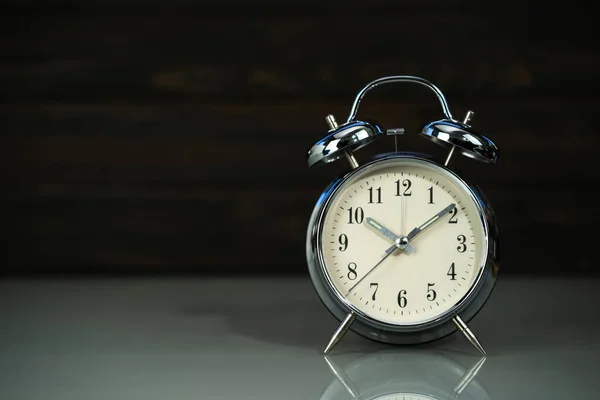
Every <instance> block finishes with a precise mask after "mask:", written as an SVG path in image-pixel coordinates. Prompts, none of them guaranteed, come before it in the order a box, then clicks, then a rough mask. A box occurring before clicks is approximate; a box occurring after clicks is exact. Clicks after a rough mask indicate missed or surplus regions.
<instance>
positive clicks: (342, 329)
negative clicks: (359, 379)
mask: <svg viewBox="0 0 600 400" xmlns="http://www.w3.org/2000/svg"><path fill="white" fill-rule="evenodd" d="M353 322H354V314H353V313H349V314H348V315H346V318H344V320H343V321H342V323H341V324H340V325H339V326H338V327H337V329H336V330H335V332H333V335H332V336H331V339H329V343H327V346H326V347H325V350H324V351H323V353H324V354H327V353H329V352H330V351H331V349H333V348H334V347H335V345H336V344H338V342H339V341H340V339H342V338H343V337H344V335H345V334H346V332H348V329H350V325H352V323H353Z"/></svg>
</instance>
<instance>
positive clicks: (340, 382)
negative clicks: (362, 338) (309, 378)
mask: <svg viewBox="0 0 600 400" xmlns="http://www.w3.org/2000/svg"><path fill="white" fill-rule="evenodd" d="M325 361H326V363H327V365H328V367H329V369H330V370H331V372H332V374H333V375H334V378H333V379H332V380H331V383H330V384H329V386H328V387H327V388H326V389H325V390H324V391H323V393H322V395H321V400H333V399H335V400H341V399H363V400H367V399H371V400H375V399H377V400H384V399H385V400H456V399H462V400H469V399H472V400H491V398H490V396H489V394H488V392H487V391H486V390H485V388H484V387H483V385H482V384H481V383H480V382H479V381H478V379H477V375H478V374H479V372H480V371H481V370H482V368H483V365H484V363H485V361H486V358H485V357H481V358H479V359H478V360H477V361H475V362H473V363H472V365H471V366H470V367H469V368H465V367H464V366H463V365H462V364H461V363H458V362H457V361H455V360H453V359H451V358H450V357H448V356H445V355H443V354H440V353H436V352H423V351H401V352H397V351H383V352H381V351H379V352H375V353H371V354H367V355H364V356H361V357H359V358H358V359H356V360H353V361H352V362H350V363H349V364H348V365H346V366H344V367H341V366H340V365H338V364H337V363H336V362H335V361H334V360H333V359H332V358H331V357H330V356H325Z"/></svg>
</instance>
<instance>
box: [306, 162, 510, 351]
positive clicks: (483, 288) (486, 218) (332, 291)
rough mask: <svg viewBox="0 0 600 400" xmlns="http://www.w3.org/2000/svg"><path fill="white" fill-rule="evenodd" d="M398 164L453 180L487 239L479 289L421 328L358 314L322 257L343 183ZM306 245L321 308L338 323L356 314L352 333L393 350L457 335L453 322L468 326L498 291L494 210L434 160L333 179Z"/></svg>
mask: <svg viewBox="0 0 600 400" xmlns="http://www.w3.org/2000/svg"><path fill="white" fill-rule="evenodd" d="M398 159H405V160H409V161H416V162H417V163H425V164H430V165H433V167H437V168H439V169H440V170H441V171H440V172H441V173H446V174H448V175H449V178H450V179H453V180H455V181H456V183H457V184H458V185H459V186H462V187H463V188H464V189H466V191H467V193H468V194H469V195H470V197H471V199H472V201H473V202H474V203H475V205H476V208H477V212H478V216H479V218H480V220H481V222H482V224H483V231H484V237H485V246H486V248H485V249H484V254H485V258H484V259H483V260H484V261H483V262H482V263H481V264H480V266H479V270H478V272H477V278H476V280H475V283H474V284H473V285H471V287H470V288H469V290H468V291H467V293H466V294H465V295H464V296H463V297H462V298H461V299H460V300H459V301H458V302H456V303H455V305H454V306H452V307H451V308H449V309H448V311H447V312H445V313H444V314H442V315H441V316H439V317H438V318H435V319H433V320H430V321H427V322H424V323H418V324H390V323H387V322H382V321H379V320H377V319H375V318H373V317H370V316H368V315H366V313H364V312H362V311H361V310H359V309H358V308H357V307H356V306H354V305H352V304H351V303H349V302H347V301H345V300H344V299H343V297H342V296H341V294H339V292H338V290H337V288H335V285H333V283H332V282H331V279H330V277H329V275H328V274H327V273H326V268H325V264H324V261H323V252H322V248H321V245H320V243H321V240H320V238H321V232H322V228H323V222H324V216H325V214H326V211H327V210H328V207H329V206H330V204H331V202H332V201H333V199H334V197H335V195H336V193H338V191H339V190H340V188H342V187H343V185H344V183H346V182H348V181H349V180H351V179H352V178H353V177H355V176H356V175H358V174H360V173H363V172H364V171H366V170H368V169H369V168H372V167H374V166H382V165H383V164H387V163H393V162H394V161H397V160H398ZM306 239H307V240H306V256H307V264H308V269H309V274H310V277H311V280H312V282H313V286H314V289H315V290H316V292H317V294H318V297H319V298H320V300H321V302H322V303H323V304H324V305H325V307H326V308H327V309H328V310H329V311H330V312H331V314H333V316H334V317H335V318H336V319H337V320H338V321H341V320H343V319H344V318H345V317H346V316H347V315H348V313H350V312H352V313H354V315H355V317H356V319H355V322H354V323H353V324H352V325H351V327H350V329H351V330H352V331H354V332H356V333H358V334H360V335H361V336H364V337H367V338H369V339H373V340H376V341H379V342H384V343H390V344H419V343H426V342H430V341H433V340H437V339H441V338H442V337H444V336H447V335H450V334H452V333H454V332H455V331H456V330H457V327H456V325H455V324H454V323H453V322H452V318H454V317H455V316H457V315H458V316H460V317H461V318H462V319H463V320H464V321H465V322H469V321H470V320H471V319H472V318H473V317H474V316H475V315H476V314H477V313H478V312H479V311H480V310H481V309H482V308H483V306H484V305H485V303H486V302H487V300H488V298H489V297H490V295H491V293H492V291H493V289H494V286H495V283H496V278H497V273H498V270H499V241H498V228H497V224H496V221H495V217H494V212H493V209H492V207H491V205H490V203H489V201H488V200H487V198H486V197H485V196H484V195H483V192H482V191H481V190H480V189H479V188H478V187H477V186H476V185H474V184H472V183H470V182H468V181H467V180H466V179H464V178H462V177H460V176H459V175H458V174H457V173H456V172H455V171H453V170H451V169H450V168H448V167H446V166H444V165H442V164H440V163H438V162H437V161H435V160H433V159H432V158H431V156H428V155H424V154H419V153H409V152H402V153H389V154H382V155H379V156H376V157H374V158H372V159H371V160H369V161H368V162H366V163H365V164H363V165H361V166H359V167H358V168H356V169H353V170H351V171H349V172H347V173H345V174H343V175H342V176H341V177H338V178H336V179H334V180H333V181H332V182H331V183H330V184H329V185H328V186H327V188H326V189H325V190H324V191H323V192H322V193H321V196H320V197H319V199H318V201H317V203H316V205H315V207H314V210H313V213H312V215H311V218H310V220H309V225H308V229H307V238H306Z"/></svg>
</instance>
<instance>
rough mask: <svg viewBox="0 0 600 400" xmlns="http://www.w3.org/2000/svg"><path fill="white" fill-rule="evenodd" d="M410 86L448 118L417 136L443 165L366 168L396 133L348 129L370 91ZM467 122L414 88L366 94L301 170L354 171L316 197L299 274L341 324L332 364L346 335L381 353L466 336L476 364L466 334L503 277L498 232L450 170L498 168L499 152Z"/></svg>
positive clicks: (404, 159) (375, 164) (413, 162)
mask: <svg viewBox="0 0 600 400" xmlns="http://www.w3.org/2000/svg"><path fill="white" fill-rule="evenodd" d="M395 82H412V83H417V84H420V85H423V86H425V87H427V88H429V89H431V90H432V91H433V92H434V93H435V94H436V95H437V98H438V100H439V101H440V103H441V106H442V111H443V113H444V116H445V118H443V119H441V120H439V121H435V122H431V123H428V124H427V125H425V127H424V128H423V129H422V130H421V131H420V133H419V134H420V135H421V136H423V137H425V138H428V139H430V140H431V141H433V142H435V143H437V144H440V145H444V146H447V147H448V149H449V152H448V155H447V157H446V158H445V160H444V161H443V162H440V161H437V160H435V159H434V158H433V157H431V156H427V155H422V154H417V153H407V152H397V151H395V152H391V153H389V154H379V155H376V156H374V157H372V158H371V159H370V160H368V161H367V162H365V163H364V164H362V165H359V164H358V161H357V160H356V158H355V156H354V152H355V151H356V150H357V149H360V148H363V147H364V146H366V145H368V144H370V143H372V142H373V141H375V140H377V139H378V138H381V137H384V136H386V135H400V134H403V133H404V132H403V130H402V129H389V130H384V129H383V128H382V127H381V126H379V125H378V124H377V123H374V122H364V121H359V120H356V119H355V117H356V115H357V112H358V107H359V104H360V102H361V100H362V98H363V97H364V95H365V94H366V93H367V92H368V91H369V90H370V89H372V88H374V87H376V86H378V85H382V84H388V83H395ZM473 114H474V113H473V112H472V111H469V112H468V113H467V115H466V117H465V118H464V119H463V120H462V121H458V120H456V119H454V118H453V117H452V115H451V113H450V109H449V107H448V104H447V102H446V99H445V97H444V95H443V93H442V92H441V91H440V89H439V88H438V87H436V86H435V85H433V84H432V83H431V82H429V81H427V80H425V79H423V78H420V77H414V76H390V77H384V78H380V79H377V80H375V81H373V82H370V83H369V84H368V85H366V86H365V87H364V88H363V89H362V90H361V91H360V92H359V93H358V95H357V96H356V98H355V100H354V104H353V105H352V109H351V112H350V115H349V117H348V119H347V121H346V122H345V123H343V124H341V125H338V124H337V123H336V122H335V118H334V117H333V116H331V115H329V116H327V117H326V120H327V122H328V124H329V127H330V130H329V132H328V134H327V135H326V136H325V137H324V138H323V139H322V140H320V141H319V142H317V143H316V144H315V145H314V146H313V147H312V148H311V149H310V150H309V152H308V166H309V167H315V166H318V165H324V164H327V163H331V162H334V161H336V160H340V159H346V160H347V161H348V162H349V164H350V170H349V171H348V172H346V173H345V174H344V175H343V176H341V177H338V178H336V179H334V180H333V181H332V182H331V183H330V184H329V186H328V187H327V188H326V189H325V190H324V192H323V193H322V194H321V196H320V197H319V199H318V201H317V203H316V206H315V208H314V210H313V212H312V215H311V217H310V221H309V225H308V230H307V242H306V247H307V262H308V268H309V273H310V277H311V279H312V282H313V284H314V287H315V289H316V292H317V294H318V296H319V297H320V299H321V300H322V302H323V304H324V305H325V306H326V308H327V309H328V310H329V311H330V312H331V313H332V314H333V316H334V317H335V318H337V319H338V320H339V321H340V325H339V326H338V328H337V329H336V330H335V332H334V333H333V335H332V337H331V339H330V341H329V342H328V344H327V346H326V347H325V351H324V352H325V353H328V352H329V351H330V350H331V349H332V348H333V347H334V346H335V345H336V344H337V343H338V341H339V340H340V339H341V338H342V337H343V335H344V334H345V333H346V332H347V331H348V330H349V329H351V330H353V331H354V332H356V333H358V334H360V335H362V336H364V337H367V338H370V339H373V340H376V341H379V342H383V343H388V344H419V343H425V342H430V341H433V340H436V339H440V338H442V337H444V336H447V335H449V334H452V333H453V332H455V331H457V330H458V331H460V332H462V333H463V334H464V335H465V336H466V337H467V338H468V339H469V341H470V342H471V343H472V344H473V345H474V346H475V347H476V348H477V349H478V350H479V351H480V352H481V353H483V354H485V350H484V348H483V346H482V345H481V343H480V342H479V340H478V339H477V338H476V337H475V335H474V334H473V332H472V331H471V330H470V329H469V328H468V326H467V323H468V322H469V320H471V319H472V318H473V317H474V316H475V315H476V314H477V312H478V311H479V310H480V309H481V308H482V307H483V305H484V304H485V302H486V300H487V299H488V298H489V296H490V295H491V293H492V291H493V288H494V285H495V282H496V277H497V273H498V268H499V244H498V229H497V224H496V221H495V216H494V212H493V211H492V208H491V206H490V204H489V203H488V201H487V200H486V198H485V196H484V195H483V193H482V192H481V190H479V189H478V188H477V187H476V186H475V185H473V184H471V183H469V182H467V180H465V179H464V178H463V177H461V176H460V175H459V174H457V173H456V172H455V171H454V170H453V169H452V168H451V167H450V161H451V158H452V156H453V155H455V154H461V155H464V156H466V157H469V158H471V159H473V160H476V161H480V162H485V163H495V162H496V161H497V158H498V148H497V147H496V145H495V144H494V143H493V142H492V141H491V140H490V139H489V138H487V137H486V136H484V135H481V134H479V133H477V132H476V131H474V130H473V129H472V127H471V118H472V116H473Z"/></svg>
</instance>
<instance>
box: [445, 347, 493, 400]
mask: <svg viewBox="0 0 600 400" xmlns="http://www.w3.org/2000/svg"><path fill="white" fill-rule="evenodd" d="M485 360H486V358H485V356H484V357H481V358H480V359H479V361H477V362H476V363H475V365H473V366H472V367H471V369H469V370H468V371H467V372H465V374H464V375H463V377H462V379H461V380H460V382H459V383H458V385H456V387H455V388H454V390H453V391H452V393H453V394H454V397H458V396H460V395H461V393H462V392H463V391H464V390H465V389H466V388H467V386H469V384H470V383H471V382H472V381H473V379H475V377H476V376H477V374H478V373H479V370H480V369H481V367H483V363H484V362H485Z"/></svg>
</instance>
